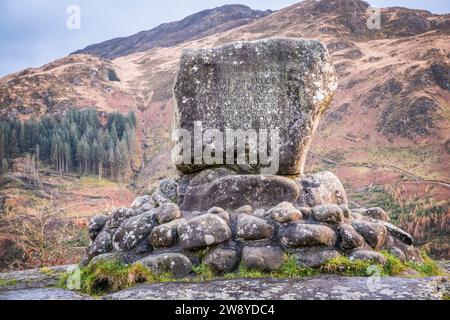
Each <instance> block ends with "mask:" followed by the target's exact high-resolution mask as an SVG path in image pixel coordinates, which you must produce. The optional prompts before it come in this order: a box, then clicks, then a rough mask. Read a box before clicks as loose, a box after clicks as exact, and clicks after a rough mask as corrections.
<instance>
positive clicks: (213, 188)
mask: <svg viewBox="0 0 450 320" xmlns="http://www.w3.org/2000/svg"><path fill="white" fill-rule="evenodd" d="M298 195H299V188H298V185H297V184H296V183H295V182H294V181H292V180H291V179H288V178H285V177H281V176H274V175H234V174H230V175H226V176H222V177H219V178H217V179H213V180H211V181H210V182H203V183H199V182H198V181H197V180H193V181H191V184H190V185H189V187H188V188H187V189H186V191H185V193H184V201H183V203H182V204H181V206H180V208H181V210H186V211H194V210H199V211H204V210H208V209H209V208H211V207H221V208H224V209H227V210H228V209H230V210H234V209H238V208H240V207H242V206H244V205H250V206H252V207H255V208H271V207H273V206H276V205H277V204H279V203H280V202H283V201H289V202H295V201H296V199H297V198H298Z"/></svg>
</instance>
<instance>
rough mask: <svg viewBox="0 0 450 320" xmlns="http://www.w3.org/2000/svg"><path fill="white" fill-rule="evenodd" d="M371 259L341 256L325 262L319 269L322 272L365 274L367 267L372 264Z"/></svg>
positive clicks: (350, 274) (344, 274)
mask: <svg viewBox="0 0 450 320" xmlns="http://www.w3.org/2000/svg"><path fill="white" fill-rule="evenodd" d="M373 265H374V263H373V262H372V261H364V260H350V259H349V258H347V257H344V256H341V257H337V258H333V259H331V260H329V261H327V262H325V263H324V264H323V265H322V266H321V267H320V271H321V272H323V273H331V274H338V275H343V276H363V277H365V276H367V275H368V270H369V267H371V266H373Z"/></svg>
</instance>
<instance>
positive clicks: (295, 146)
mask: <svg viewBox="0 0 450 320" xmlns="http://www.w3.org/2000/svg"><path fill="white" fill-rule="evenodd" d="M336 89H337V80H336V75H335V71H334V68H333V65H332V62H331V59H330V57H329V55H328V52H327V49H326V47H325V46H324V45H323V44H322V43H320V42H318V41H311V40H304V39H287V38H272V39H262V40H258V41H254V42H239V43H231V44H226V45H224V46H222V47H219V48H215V49H196V50H186V51H184V52H183V54H182V57H181V59H180V65H179V70H178V73H177V77H176V80H175V85H174V101H175V108H174V110H175V111H174V112H175V117H174V118H175V126H174V128H179V129H184V131H185V132H186V131H187V132H189V133H191V136H192V137H196V136H197V135H196V130H195V129H196V126H195V124H196V123H201V124H202V127H203V128H204V129H206V128H214V129H217V130H218V131H219V132H225V129H227V128H233V129H234V130H236V129H243V130H247V129H253V130H263V132H266V131H265V130H266V129H269V128H278V130H279V137H280V141H281V142H282V143H281V144H280V146H279V148H277V149H279V150H278V151H279V157H278V158H279V159H278V160H279V163H278V164H279V165H278V169H279V170H278V171H277V174H276V175H260V174H258V173H260V172H268V171H265V170H264V171H263V170H261V169H262V168H265V167H266V165H267V163H257V164H256V165H253V164H252V165H251V166H249V165H222V167H221V168H216V167H214V166H212V165H211V164H208V163H206V161H204V162H202V163H200V164H199V163H196V162H192V161H191V163H189V162H188V164H186V163H185V162H183V161H181V162H179V161H178V160H180V154H176V153H175V154H173V156H174V157H173V159H174V165H175V166H176V168H177V169H178V171H179V172H180V174H181V178H180V179H179V180H178V181H174V180H170V179H165V180H162V181H161V184H160V186H159V188H158V190H157V191H156V192H155V193H154V194H153V195H151V196H150V195H148V196H143V197H139V198H137V199H136V200H135V201H134V202H133V204H132V205H131V208H120V209H116V210H114V211H113V212H112V213H111V215H110V216H109V217H107V216H99V217H95V218H93V219H92V221H91V223H90V227H89V234H90V237H91V239H92V244H91V245H90V246H89V248H88V252H87V255H88V257H87V262H88V263H89V262H90V263H92V262H95V261H99V260H111V259H113V260H118V261H121V262H124V263H129V264H131V263H137V262H139V263H142V264H143V265H144V266H147V267H148V268H150V269H151V270H153V271H154V272H156V273H160V272H166V271H170V272H172V273H173V274H174V276H176V277H184V276H186V275H188V274H189V273H190V272H191V271H192V269H193V266H195V265H198V264H201V263H203V264H205V265H207V266H210V267H211V269H212V270H214V271H215V272H217V273H224V272H230V271H233V270H235V269H236V268H237V266H239V265H243V266H244V267H247V268H252V269H253V268H255V269H260V270H263V271H272V270H276V269H278V268H280V267H281V265H282V263H283V256H284V253H290V254H292V255H294V256H295V257H296V258H297V261H298V264H299V265H300V266H302V267H318V266H320V265H321V264H322V263H324V262H325V261H327V260H329V259H332V258H335V257H338V256H340V255H346V256H349V257H350V259H363V260H372V261H375V262H378V263H384V262H385V257H384V256H383V255H382V254H380V252H379V251H380V250H387V251H389V252H391V253H392V254H394V255H395V256H397V257H398V258H399V259H400V260H403V261H405V260H409V261H415V262H421V261H422V258H421V256H420V254H419V252H418V250H417V249H415V248H414V247H413V246H412V243H413V239H412V237H411V236H410V235H409V234H407V233H406V232H404V231H402V230H400V229H398V228H397V227H395V226H394V225H392V224H390V223H389V222H388V221H389V217H388V215H387V214H386V212H384V211H383V210H382V209H380V208H370V209H357V210H350V209H349V208H348V206H347V197H346V194H345V190H344V188H343V187H342V184H341V182H340V181H339V179H338V178H337V177H336V176H334V175H333V174H332V173H329V172H323V173H318V174H314V175H311V176H303V175H302V173H303V167H304V163H305V159H306V155H307V152H308V148H309V145H310V143H311V139H312V137H313V136H314V133H315V128H317V127H318V123H319V120H320V117H321V115H323V114H324V112H325V111H326V110H327V108H328V106H329V105H330V102H331V100H332V98H333V95H334V92H335V90H336ZM202 130H203V129H202ZM217 130H216V131H217ZM259 132H261V131H259ZM201 133H202V134H203V131H202V132H201ZM183 141H184V138H183ZM194 144H195V141H194ZM202 144H204V141H202ZM203 147H206V146H205V145H202V150H203ZM208 147H209V148H210V147H211V145H209V144H208ZM204 149H205V150H206V149H208V148H204ZM274 149H275V148H274ZM175 150H176V148H175ZM228 151H229V150H227V153H228ZM232 151H234V152H232V155H233V153H236V152H238V151H239V148H238V147H237V146H234V150H232ZM259 151H261V150H259ZM272 151H274V150H272ZM221 152H222V153H223V150H219V151H218V152H217V154H221ZM194 153H195V152H194ZM214 153H215V155H216V152H214ZM272 156H273V155H271V158H272ZM181 158H184V157H181ZM183 160H184V159H183ZM191 160H192V159H191ZM222 160H225V159H222ZM192 163H195V164H194V165H193V164H192ZM214 163H222V164H223V163H228V161H226V162H225V161H218V162H214ZM236 163H238V162H236Z"/></svg>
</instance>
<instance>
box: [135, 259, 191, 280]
mask: <svg viewBox="0 0 450 320" xmlns="http://www.w3.org/2000/svg"><path fill="white" fill-rule="evenodd" d="M136 263H140V264H142V265H144V266H145V267H147V268H149V269H150V270H151V271H152V272H154V273H156V274H161V273H165V272H170V273H171V274H173V276H174V277H176V278H182V277H185V276H187V275H188V274H189V273H190V272H191V271H192V268H193V265H192V262H191V260H189V258H188V257H186V256H185V255H184V254H181V253H162V254H155V255H150V256H147V257H145V258H142V259H141V260H139V261H137V262H136Z"/></svg>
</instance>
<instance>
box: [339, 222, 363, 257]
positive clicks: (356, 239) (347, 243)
mask: <svg viewBox="0 0 450 320" xmlns="http://www.w3.org/2000/svg"><path fill="white" fill-rule="evenodd" d="M339 234H340V236H341V242H340V247H341V249H342V250H353V249H355V248H358V247H361V246H363V245H364V238H363V237H362V236H361V235H360V234H359V233H358V232H356V230H355V228H353V227H352V226H351V225H349V224H344V223H343V224H341V225H340V226H339Z"/></svg>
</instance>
